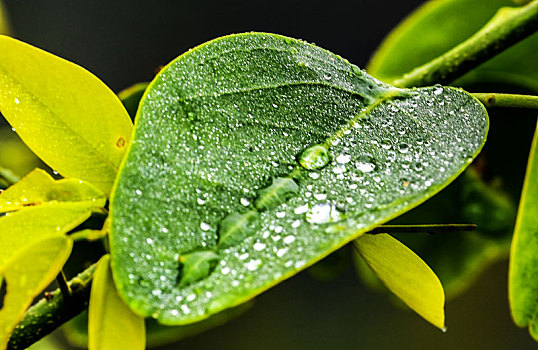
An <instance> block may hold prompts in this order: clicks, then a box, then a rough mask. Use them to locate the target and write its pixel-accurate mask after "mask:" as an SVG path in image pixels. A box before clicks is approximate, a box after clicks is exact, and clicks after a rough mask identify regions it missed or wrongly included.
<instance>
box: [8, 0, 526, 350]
mask: <svg viewBox="0 0 538 350" xmlns="http://www.w3.org/2000/svg"><path fill="white" fill-rule="evenodd" d="M420 3H422V1H417V0H408V1H396V0H390V1H376V0H347V1H343V0H333V1H331V2H327V1H324V2H313V1H309V2H307V1H290V0H288V1H281V0H273V1H237V0H234V1H210V0H197V1H171V0H166V1H165V0H153V1H126V0H116V1H106V2H105V1H81V0H71V1H65V0H64V1H60V0H49V1H21V0H5V6H6V9H7V12H8V15H9V18H10V20H11V26H12V32H13V36H14V37H16V38H18V39H21V40H23V41H25V42H28V43H31V44H33V45H35V46H38V47H40V48H43V49H45V50H47V51H50V52H52V53H55V54H57V55H59V56H61V57H64V58H66V59H68V60H70V61H73V62H76V63H78V64H79V65H81V66H83V67H85V68H87V69H89V70H90V71H91V72H93V73H94V74H96V75H97V76H98V77H100V78H101V79H102V80H103V81H104V82H106V83H107V84H108V85H109V86H110V87H111V88H112V89H113V90H114V91H116V92H117V91H119V90H121V89H123V88H125V87H127V86H129V85H131V84H133V83H136V82H140V81H148V80H151V79H152V77H153V76H154V74H155V71H156V69H157V68H158V67H159V66H161V65H165V64H166V63H168V62H169V61H170V60H172V59H173V58H175V57H176V56H178V55H179V54H181V53H183V52H184V51H186V50H188V49H189V48H192V47H194V46H196V45H198V44H201V43H203V42H205V41H207V40H210V39H213V38H215V37H218V36H222V35H225V34H230V33H237V32H245V31H264V32H273V33H279V34H284V35H287V36H291V37H296V38H301V39H305V40H307V41H309V42H314V43H316V44H317V45H319V46H321V47H323V48H326V49H329V50H331V51H333V52H335V53H337V54H340V55H341V56H343V57H345V58H347V59H349V60H350V61H351V62H352V63H355V64H357V65H359V66H361V67H364V66H365V65H366V63H367V62H368V59H369V57H370V55H371V54H372V53H373V51H374V50H375V48H376V46H377V45H378V44H379V43H380V42H381V40H382V39H383V37H384V36H385V35H386V34H387V33H388V31H389V30H390V29H391V28H392V27H393V26H395V25H396V24H397V23H398V22H399V21H400V20H401V19H402V18H403V17H404V16H405V15H407V14H408V13H409V12H410V11H412V10H413V9H414V8H415V7H416V6H418V5H419V4H420ZM432 239H435V237H433V238H432ZM506 290H507V262H506V261H503V262H501V263H497V264H495V265H494V266H493V267H491V268H489V269H488V270H487V271H486V272H485V273H484V274H483V275H482V276H481V277H480V278H479V280H478V281H477V283H475V284H474V286H473V287H472V288H471V289H470V290H469V291H468V292H466V293H464V294H463V295H462V296H460V297H458V298H457V299H455V300H453V301H451V302H449V303H448V304H447V305H446V316H447V326H448V332H447V333H446V334H443V333H441V332H440V331H439V330H437V329H436V328H434V327H433V326H431V325H429V324H428V323H426V322H425V321H423V320H422V319H421V318H420V317H418V316H416V315H415V314H414V313H412V312H408V311H406V310H403V309H401V308H398V307H395V306H393V304H392V303H391V302H390V301H389V299H388V298H387V297H386V296H385V295H383V294H378V293H375V292H372V291H370V290H369V289H367V288H366V287H365V286H363V285H362V284H361V282H360V281H359V279H358V277H357V276H356V273H355V272H354V270H353V269H352V267H351V265H349V266H348V267H347V269H345V270H344V271H343V273H342V274H341V275H339V276H337V277H336V278H335V279H333V280H331V281H326V282H322V281H319V280H317V279H314V278H312V277H311V276H310V275H309V274H308V273H305V272H303V273H301V274H300V275H298V276H296V277H293V278H291V279H290V280H288V281H287V282H285V283H282V284H281V285H279V286H277V287H275V288H273V289H271V290H269V291H267V292H265V293H264V294H262V295H261V296H259V297H258V298H257V300H256V304H255V305H254V307H253V308H252V309H251V310H250V311H248V312H247V313H245V314H244V315H242V316H241V317H239V318H238V319H236V320H234V321H231V322H230V323H228V324H226V325H224V326H222V327H219V328H216V329H214V330H211V331H208V332H206V333H203V334H201V335H198V336H195V337H192V338H189V339H185V340H183V341H181V342H180V343H178V344H176V345H169V346H167V347H163V348H162V349H183V348H185V349H187V348H188V349H258V350H263V349H532V348H536V343H535V342H533V341H532V340H531V338H530V336H529V335H528V333H527V331H526V330H522V329H518V328H517V327H516V326H515V325H514V324H513V323H512V321H511V319H510V314H509V309H508V302H507V291H506Z"/></svg>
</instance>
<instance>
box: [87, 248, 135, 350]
mask: <svg viewBox="0 0 538 350" xmlns="http://www.w3.org/2000/svg"><path fill="white" fill-rule="evenodd" d="M88 332H89V349H90V350H108V349H130V350H131V349H132V350H138V349H145V348H146V331H145V329H144V319H143V318H142V317H140V316H138V315H135V314H134V313H133V312H132V311H131V309H129V307H128V306H127V305H125V303H124V302H123V300H121V299H120V297H119V296H118V293H117V291H116V287H115V286H114V280H112V274H111V272H110V256H109V255H105V256H104V257H102V258H101V260H100V261H99V265H98V266H97V269H96V270H95V275H94V277H93V282H92V290H91V295H90V305H89V322H88Z"/></svg>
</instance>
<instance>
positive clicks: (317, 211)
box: [306, 203, 343, 224]
mask: <svg viewBox="0 0 538 350" xmlns="http://www.w3.org/2000/svg"><path fill="white" fill-rule="evenodd" d="M342 219H343V215H342V213H341V212H340V211H338V210H337V209H336V207H335V206H334V205H331V204H329V203H324V204H317V205H315V206H314V207H312V210H310V211H309V212H308V213H307V214H306V221H308V222H309V223H311V224H326V223H329V222H335V221H340V220H342Z"/></svg>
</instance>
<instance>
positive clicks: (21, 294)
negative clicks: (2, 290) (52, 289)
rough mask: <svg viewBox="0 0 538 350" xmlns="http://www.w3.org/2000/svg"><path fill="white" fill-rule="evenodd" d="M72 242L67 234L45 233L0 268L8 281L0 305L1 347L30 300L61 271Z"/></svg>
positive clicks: (5, 342) (0, 272)
mask: <svg viewBox="0 0 538 350" xmlns="http://www.w3.org/2000/svg"><path fill="white" fill-rule="evenodd" d="M72 246H73V242H72V241H71V240H70V239H69V238H67V237H64V236H55V237H48V238H46V239H42V240H39V241H36V242H34V243H33V244H31V245H29V246H27V247H26V248H24V249H23V250H22V251H20V252H19V253H17V254H16V255H14V256H13V257H12V258H11V259H10V260H9V261H8V262H7V263H6V264H5V265H3V266H2V267H1V268H0V274H1V275H2V276H3V278H4V279H5V280H6V285H7V289H6V290H7V292H6V295H5V297H4V304H3V307H2V308H1V309H0V348H1V349H4V348H5V346H7V342H8V340H9V335H10V334H11V332H12V331H13V329H14V328H15V326H16V325H17V323H18V322H19V321H20V320H21V319H22V318H23V316H24V312H25V311H26V309H27V308H28V307H29V306H30V304H31V302H32V300H33V299H34V298H35V297H36V296H37V295H38V294H39V293H41V291H43V289H45V287H46V286H47V285H48V284H50V283H51V282H52V281H53V280H54V278H55V277H56V276H57V275H58V273H59V272H60V271H61V269H62V267H63V265H64V263H65V262H66V261H67V258H68V257H69V254H70V253H71V248H72ZM0 255H1V254H0Z"/></svg>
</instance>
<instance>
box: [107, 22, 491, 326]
mask: <svg viewBox="0 0 538 350" xmlns="http://www.w3.org/2000/svg"><path fill="white" fill-rule="evenodd" d="M137 117H138V119H137V126H136V130H135V136H134V140H133V143H132V144H131V146H130V150H129V153H128V156H127V157H126V161H125V163H124V165H123V167H122V170H121V173H120V177H119V180H118V182H117V187H116V191H115V192H114V194H113V196H112V204H111V215H110V217H111V233H110V248H111V254H112V258H111V259H112V269H113V272H114V276H115V281H116V283H117V287H118V291H119V293H120V295H121V296H122V297H123V298H124V299H125V300H126V301H127V303H128V304H129V305H130V306H131V307H132V308H133V309H134V310H135V311H136V312H137V313H139V314H141V315H144V316H152V317H154V318H156V319H158V321H159V322H161V323H164V324H186V323H190V322H195V321H198V320H200V319H203V318H206V317H208V316H210V315H211V314H214V313H217V312H219V311H221V310H223V309H225V308H229V307H232V306H235V305H238V304H240V303H242V302H244V301H246V300H248V299H250V298H253V297H254V296H255V295H257V294H259V293H261V292H262V291H264V290H266V289H267V288H269V287H271V286H273V285H275V284H276V283H278V282H280V281H282V280H284V279H285V278H288V277H290V276H292V275H293V274H295V273H297V272H298V271H300V270H302V269H304V268H306V267H307V266H309V265H311V264H313V263H314V262H316V261H318V260H320V259H322V258H323V257H324V256H326V255H328V254H329V253H331V252H332V251H334V250H336V249H338V248H339V247H341V246H343V245H344V244H346V243H348V242H349V241H351V240H353V239H355V238H357V237H358V236H359V235H361V234H362V233H363V232H365V231H367V230H369V229H370V228H371V227H373V226H375V225H378V224H380V223H382V222H385V221H387V220H389V219H391V218H393V217H395V216H397V215H400V214H401V213H403V212H405V211H407V210H409V209H410V208H412V207H414V206H416V205H418V204H419V203H421V202H423V201H424V200H426V199H427V198H429V197H431V196H432V195H434V194H435V193H437V192H438V191H439V190H440V189H441V188H443V187H444V186H446V185H447V184H448V183H449V182H450V181H452V180H453V179H454V178H455V177H456V176H457V175H458V174H459V173H461V171H463V169H464V168H465V167H466V165H467V164H469V163H470V161H471V160H472V158H473V157H474V156H475V155H476V154H477V153H478V151H479V150H480V148H481V147H482V144H483V143H484V139H485V136H486V132H487V128H488V120H487V115H486V112H485V110H484V108H483V106H482V105H481V104H479V103H478V102H477V101H476V100H475V99H473V98H472V97H471V96H470V95H469V94H467V93H465V92H463V91H461V90H457V89H452V88H443V87H440V86H438V87H431V88H424V89H417V90H400V89H395V88H393V87H391V86H388V85H385V84H383V83H381V82H379V81H377V80H375V79H373V78H371V77H370V76H368V75H367V74H365V73H364V72H363V71H361V70H360V69H359V68H357V67H356V66H354V65H352V64H350V63H349V62H348V61H346V60H344V59H342V58H341V57H339V56H336V55H334V54H332V53H330V52H328V51H325V50H323V49H320V48H318V47H316V46H314V45H310V44H307V43H305V42H302V41H298V40H295V39H291V38H286V37H282V36H278V35H271V34H257V33H249V34H239V35H231V36H228V37H224V38H220V39H216V40H213V41H211V42H209V43H206V44H204V45H201V46H199V47H197V48H196V49H194V50H191V51H189V52H188V53H186V54H184V55H182V56H180V57H179V58H178V59H176V60H175V61H173V62H172V63H171V64H170V65H168V66H167V67H166V68H164V69H163V70H162V71H161V72H160V73H159V75H158V76H157V77H156V79H155V80H154V81H153V82H152V83H151V84H150V86H149V87H148V90H147V92H146V94H145V97H144V98H143V100H142V102H141V104H140V109H139V111H138V114H137ZM279 179H281V180H279ZM290 181H293V182H294V183H295V186H289V185H290V184H291V182H290ZM286 184H287V185H286ZM281 191H282V192H281ZM266 197H267V198H266ZM269 199H270V200H269ZM274 199H279V200H280V202H278V201H276V200H274ZM260 203H262V204H264V205H260ZM265 204H267V205H265ZM253 212H254V213H255V214H252V213H253ZM245 216H247V217H249V218H250V217H252V216H254V221H256V222H255V223H252V222H251V220H250V219H245ZM224 222H227V224H226V225H221V223H224ZM234 222H235V224H234ZM253 227H255V229H253ZM229 229H233V230H234V231H235V232H237V233H234V237H237V236H240V237H242V241H240V242H238V243H234V244H233V245H231V246H225V247H219V239H220V237H226V236H227V234H228V232H227V231H226V230H229ZM223 230H224V231H225V232H223ZM236 235H237V236H236ZM207 250H214V251H215V253H216V254H218V255H219V257H220V261H219V262H218V264H217V266H216V268H215V269H214V270H212V271H209V275H208V276H205V277H203V278H199V279H198V280H197V281H195V282H193V283H191V284H189V285H185V286H183V287H180V286H179V284H181V275H180V272H181V269H180V267H181V266H182V265H181V263H180V261H181V260H182V257H183V256H184V255H186V254H192V253H193V252H195V251H207ZM198 277H202V276H198Z"/></svg>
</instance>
